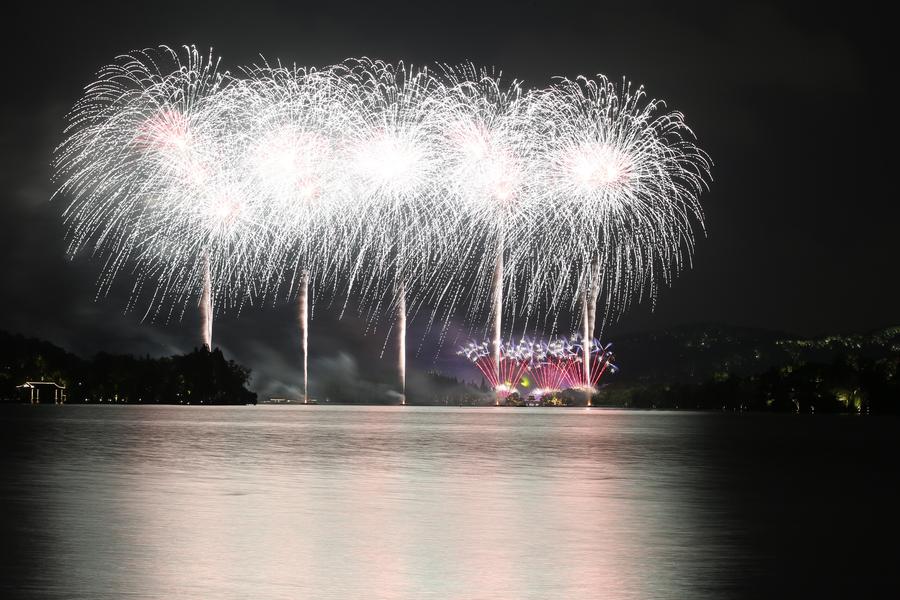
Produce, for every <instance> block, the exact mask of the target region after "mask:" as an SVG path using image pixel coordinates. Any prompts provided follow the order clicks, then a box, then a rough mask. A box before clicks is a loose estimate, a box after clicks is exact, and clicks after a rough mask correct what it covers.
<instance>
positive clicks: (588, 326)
mask: <svg viewBox="0 0 900 600" xmlns="http://www.w3.org/2000/svg"><path fill="white" fill-rule="evenodd" d="M588 277H589V279H588V284H587V285H586V286H585V291H584V293H583V295H582V306H583V311H584V314H583V320H584V324H583V327H584V336H583V339H582V343H583V345H584V349H583V354H584V356H583V360H584V382H585V387H586V388H587V394H588V399H587V405H588V406H590V405H591V396H592V394H593V390H592V389H591V381H592V379H591V341H592V339H593V337H594V327H595V326H596V324H597V298H598V297H599V296H600V263H599V262H597V259H594V260H593V261H592V262H591V271H590V273H589V275H588Z"/></svg>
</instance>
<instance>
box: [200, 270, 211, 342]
mask: <svg viewBox="0 0 900 600" xmlns="http://www.w3.org/2000/svg"><path fill="white" fill-rule="evenodd" d="M200 314H201V322H202V324H203V345H204V346H206V349H207V350H212V347H213V346H212V328H213V306H212V278H211V277H210V274H209V260H208V259H207V258H206V257H205V256H204V257H203V294H202V295H201V296H200Z"/></svg>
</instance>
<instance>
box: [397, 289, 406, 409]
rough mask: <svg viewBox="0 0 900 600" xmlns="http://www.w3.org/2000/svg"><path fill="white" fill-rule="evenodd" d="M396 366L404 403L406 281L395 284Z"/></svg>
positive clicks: (401, 397)
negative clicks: (397, 354) (397, 353)
mask: <svg viewBox="0 0 900 600" xmlns="http://www.w3.org/2000/svg"><path fill="white" fill-rule="evenodd" d="M397 348H398V352H399V356H398V357H397V367H398V369H399V371H400V404H403V405H405V404H406V283H405V282H403V281H401V282H400V283H399V284H398V285H397Z"/></svg>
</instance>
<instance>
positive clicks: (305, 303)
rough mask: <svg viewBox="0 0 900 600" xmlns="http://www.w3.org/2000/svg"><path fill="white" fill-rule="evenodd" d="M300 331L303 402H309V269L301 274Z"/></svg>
mask: <svg viewBox="0 0 900 600" xmlns="http://www.w3.org/2000/svg"><path fill="white" fill-rule="evenodd" d="M298 298H299V309H300V331H301V348H302V350H303V404H309V368H308V367H309V271H303V273H302V274H301V275H300V294H299V296H298Z"/></svg>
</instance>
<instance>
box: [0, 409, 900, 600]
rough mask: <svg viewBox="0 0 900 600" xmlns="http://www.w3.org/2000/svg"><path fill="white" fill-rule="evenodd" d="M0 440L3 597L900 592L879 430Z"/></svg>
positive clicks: (200, 416) (495, 417)
mask: <svg viewBox="0 0 900 600" xmlns="http://www.w3.org/2000/svg"><path fill="white" fill-rule="evenodd" d="M0 423H2V429H0V434H2V439H0V444H2V460H3V464H4V467H5V468H4V476H3V480H2V481H0V507H2V517H0V544H2V555H0V596H2V597H4V598H16V597H21V598H66V599H70V598H84V599H90V600H100V599H112V598H115V599H119V598H165V599H173V598H204V599H207V598H208V599H222V598H242V599H243V598H253V599H257V598H259V599H268V598H291V599H296V598H339V599H345V598H346V599H350V598H398V599H399V598H404V599H405V598H410V599H427V598H460V599H481V598H484V599H504V600H505V599H518V598H534V599H578V598H590V599H597V598H609V599H620V598H622V599H624V598H634V599H647V598H671V599H679V600H680V599H690V598H763V597H795V598H800V597H802V598H830V597H834V598H843V597H852V598H869V597H879V596H884V597H891V596H893V593H894V592H896V589H897V588H896V587H894V584H895V582H896V577H897V574H896V571H897V568H898V565H897V557H898V550H897V548H898V537H897V533H898V520H897V516H896V511H897V509H898V500H900V494H898V490H897V485H896V484H897V480H898V471H897V458H896V457H897V456H900V452H898V450H900V424H898V420H897V419H892V418H875V417H862V418H860V417H838V416H819V415H817V416H797V415H755V414H743V415H735V414H717V413H687V412H678V413H667V412H629V411H612V410H598V409H591V410H588V409H508V408H499V409H493V408H485V409H480V408H479V409H473V408H461V409H452V408H451V409H448V408H414V407H330V406H327V407H326V406H316V407H302V406H285V407H275V406H259V407H230V408H209V407H204V408H200V407H138V406H34V407H33V406H0ZM889 591H890V592H891V593H888V592H889ZM893 597H896V596H893Z"/></svg>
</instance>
